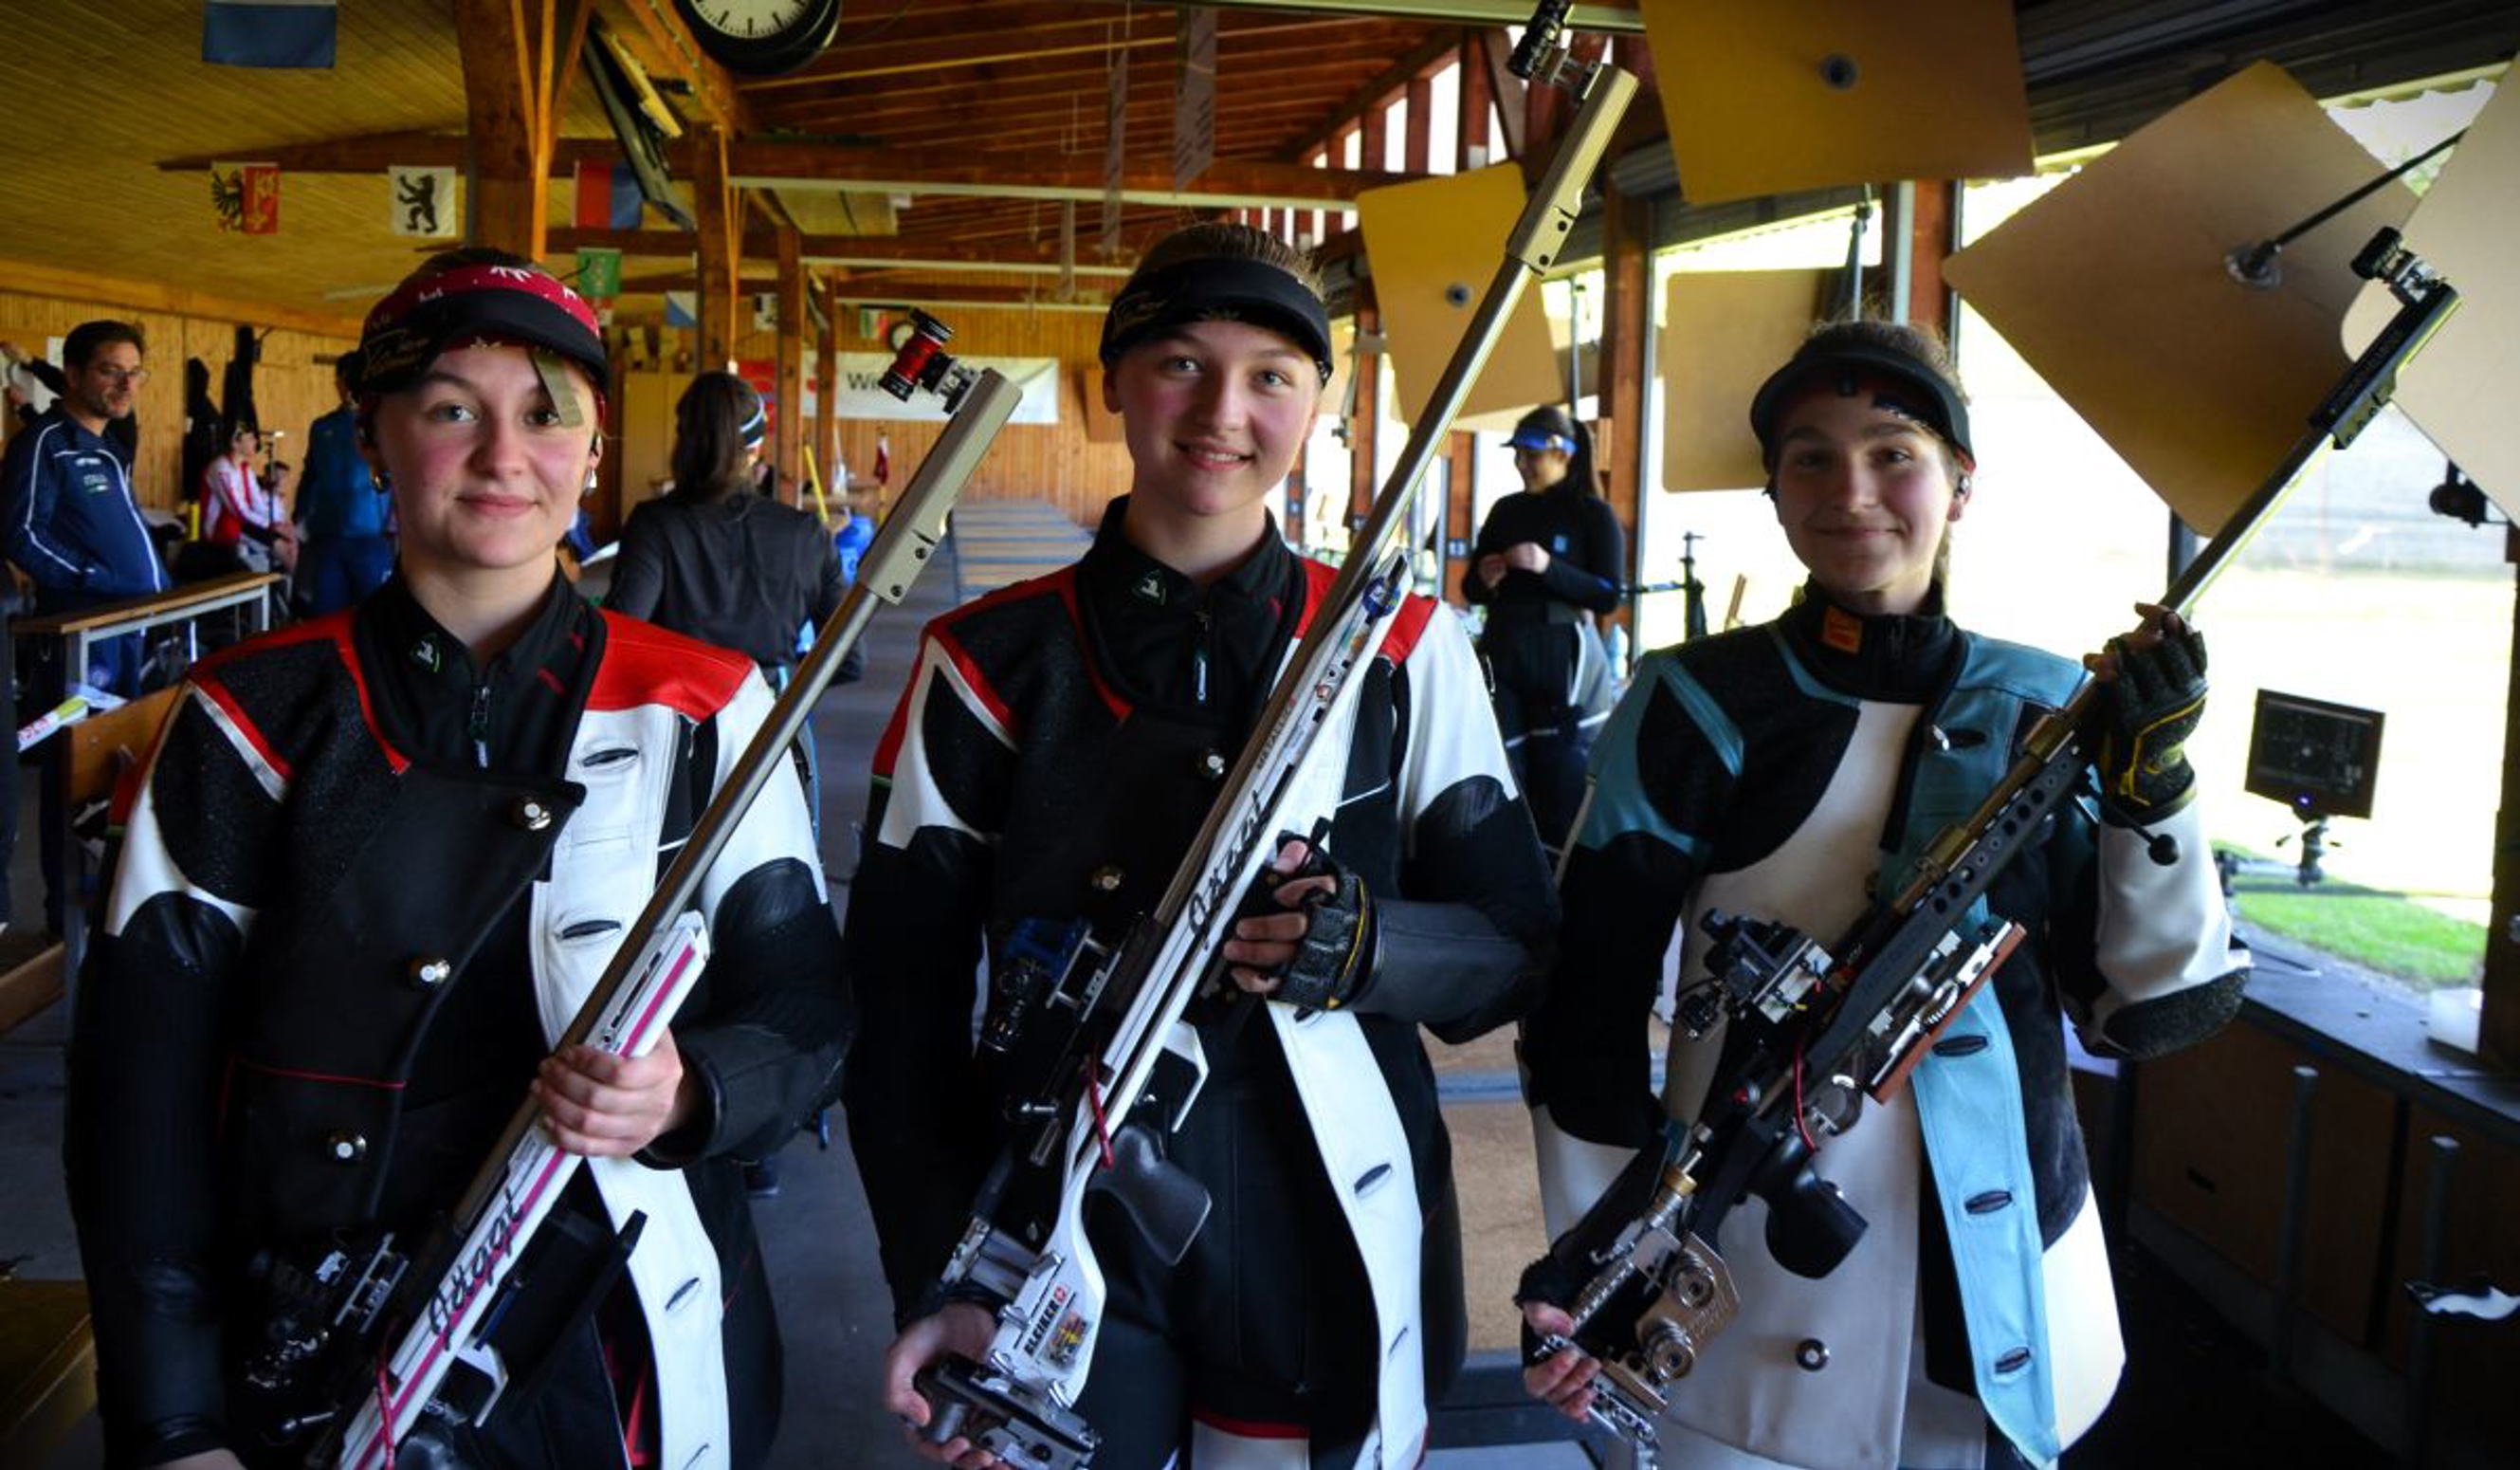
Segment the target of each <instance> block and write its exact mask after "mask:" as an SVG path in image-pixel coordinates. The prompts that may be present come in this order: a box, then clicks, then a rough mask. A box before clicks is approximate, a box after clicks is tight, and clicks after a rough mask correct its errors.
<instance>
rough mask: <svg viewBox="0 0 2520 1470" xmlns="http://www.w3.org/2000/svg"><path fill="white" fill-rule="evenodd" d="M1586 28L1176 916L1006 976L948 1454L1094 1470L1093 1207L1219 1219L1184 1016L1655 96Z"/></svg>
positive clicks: (946, 1377)
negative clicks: (1497, 354)
mask: <svg viewBox="0 0 2520 1470" xmlns="http://www.w3.org/2000/svg"><path fill="white" fill-rule="evenodd" d="M1564 10H1565V7H1564V6H1563V5H1556V6H1544V7H1543V8H1542V12H1543V14H1542V17H1541V19H1540V20H1537V21H1535V23H1534V25H1533V27H1532V30H1531V31H1530V32H1527V33H1526V36H1525V40H1524V47H1523V50H1522V51H1521V52H1518V53H1517V56H1516V61H1517V70H1519V71H1520V72H1521V74H1523V75H1525V76H1531V77H1536V78H1537V79H1540V80H1544V81H1550V82H1555V83H1559V84H1565V85H1568V86H1569V87H1570V90H1572V91H1574V92H1575V94H1576V96H1577V98H1578V99H1579V103H1580V110H1579V112H1578V114H1577V115H1576V117H1575V119H1574V122H1573V125H1572V126H1571V128H1570V129H1569V131H1568V133H1567V135H1566V139H1565V141H1564V142H1563V143H1562V144H1561V145H1560V147H1559V148H1558V151H1557V153H1556V156H1555V157H1554V158H1553V160H1552V161H1551V162H1550V165H1549V170H1548V172H1547V174H1546V175H1545V176H1544V177H1543V178H1542V180H1541V182H1540V185H1539V187H1538V188H1537V189H1535V190H1534V191H1533V193H1532V195H1531V199H1530V202H1529V204H1528V205H1527V206H1526V207H1524V210H1523V213H1522V216H1521V218H1520V220H1519V221H1518V222H1517V223H1516V224H1515V226H1514V229H1513V233H1512V235H1511V236H1510V237H1509V239H1508V242H1507V246H1506V259H1505V261H1504V262H1503V264H1502V265H1500V267H1499V268H1498V271H1497V274H1496V277H1495V279H1494V281H1493V282H1492V283H1491V284H1490V285H1489V287H1488V291H1487V295H1486V297H1485V298H1484V299H1482V300H1481V301H1480V303H1479V307H1478V311H1477V314H1476V315H1475V316H1474V317H1473V318H1472V319H1471V322H1470V325H1469V328H1468V331H1467V333H1466V334H1465V335H1464V337H1463V342H1462V345H1461V346H1460V348H1459V349H1458V350H1457V351H1456V352H1455V353H1454V356H1453V359H1452V361H1451V363H1450V364H1449V365H1448V366H1447V367H1446V369H1445V372H1444V376H1443V378H1442V380H1441V381H1440V382H1439V383H1438V384H1437V386H1436V389H1435V391H1434V393H1433V395H1432V396H1431V397H1430V398H1429V399H1428V400H1427V404H1426V407H1425V409H1424V411H1423V412H1421V413H1420V414H1419V415H1418V422H1417V424H1416V426H1415V427H1414V428H1413V429H1412V430H1411V431H1410V436H1409V444H1408V447H1407V448H1406V449H1405V450H1403V451H1402V454H1401V457H1400V462H1399V463H1398V464H1397V465H1396V466H1394V467H1393V469H1392V473H1391V477H1390V479H1389V480H1388V481H1386V482H1385V483H1384V485H1383V489H1382V492H1381V494H1380V496H1379V497H1377V498H1376V500H1375V501H1374V504H1373V512H1372V514H1371V515H1370V516H1369V517H1368V518H1367V520H1366V524H1365V526H1364V527H1363V528H1361V529H1360V530H1359V531H1358V533H1357V539H1356V541H1355V543H1354V546H1353V547H1352V549H1351V550H1350V552H1349V555H1348V558H1347V561H1346V563H1345V565H1344V566H1343V567H1342V568H1341V569H1340V572H1339V575H1338V577H1337V579H1336V580H1335V581H1334V582H1333V583H1332V584H1331V586H1330V588H1329V590H1328V593H1327V594H1326V595H1325V598H1324V602H1323V607H1322V611H1321V613H1320V615H1319V616H1318V617H1317V618H1316V619H1315V620H1313V622H1312V625H1311V626H1310V628H1309V629H1308V630H1307V631H1306V632H1305V634H1304V637H1303V639H1302V640H1301V641H1300V642H1299V643H1298V644H1297V645H1296V647H1295V650H1294V652H1293V654H1292V655H1291V656H1290V657H1289V659H1288V662H1287V666H1286V668H1285V670H1284V671H1283V673H1282V674H1281V676H1280V678H1279V680H1278V683H1277V686H1276V688H1275V690H1274V691H1273V692H1272V693H1271V695H1270V697H1269V702H1268V704H1267V705H1266V706H1265V707H1263V709H1262V711H1261V713H1260V717H1259V720H1258V723H1257V725H1256V726H1255V728H1254V729H1253V731H1252V734H1251V737H1250V739H1249V740H1248V741H1247V742H1246V743H1245V744H1244V746H1243V748H1242V752H1241V755H1240V757H1239V758H1238V759H1237V760H1236V762H1235V764H1234V766H1233V768H1232V770H1231V771H1230V772H1229V773H1228V774H1227V777H1226V781H1225V787H1224V791H1223V793H1222V794H1221V795H1220V796H1219V798H1218V800H1217V802H1216V804H1215V805H1214V807H1213V808H1211V809H1210V810H1209V812H1208V815H1207V820H1206V822H1205V823H1204V824H1203V825H1202V826H1201V827H1200V828H1199V831H1198V833H1197V835H1196V837H1194V838H1193V840H1192V842H1191V845H1190V848H1189V851H1188V855H1187V856H1185V857H1184V859H1183V861H1182V864H1181V867H1180V868H1179V870H1178V871H1176V872H1175V874H1174V875H1173V879H1172V882H1171V884H1170V886H1169V887H1168V888H1167V889H1166V890H1165V892H1164V896H1163V898H1162V900H1161V901H1160V902H1159V903H1158V904H1157V905H1156V907H1155V909H1154V910H1153V911H1152V912H1151V913H1149V914H1147V915H1144V916H1142V917H1141V918H1140V919H1138V920H1137V922H1136V923H1134V924H1133V925H1131V926H1130V928H1129V929H1128V931H1127V933H1126V935H1125V936H1124V937H1122V938H1121V939H1120V940H1119V941H1118V942H1117V943H1116V944H1111V945H1106V944H1103V943H1101V942H1097V941H1096V940H1095V939H1094V938H1093V937H1092V935H1091V934H1090V932H1089V930H1088V928H1087V926H1085V925H1083V924H1075V925H1069V926H1065V927H1063V928H1057V929H1052V928H1050V927H1048V926H1042V925H1028V926H1022V927H1021V928H1020V929H1019V932H1018V934H1017V935H1016V937H1015V938H1014V939H1013V940H1012V942H1010V944H1009V945H1008V948H1009V950H1010V953H1009V954H1007V955H1005V956H1002V957H1001V958H1002V964H1001V970H1000V975H999V977H998V984H999V987H1000V989H1001V996H1002V999H1001V1009H1000V1011H999V1013H998V1014H997V1015H996V1016H994V1017H993V1018H992V1022H991V1025H990V1026H989V1028H988V1029H987V1030H986V1031H985V1032H984V1034H983V1035H982V1038H981V1044H982V1045H983V1046H985V1047H987V1048H989V1049H990V1050H991V1051H992V1052H993V1053H995V1054H996V1055H997V1056H998V1057H999V1058H1000V1059H1002V1061H1003V1062H1004V1064H1005V1070H1004V1073H1003V1075H1004V1076H1005V1077H1007V1078H1008V1079H1009V1080H1010V1083H1011V1085H1010V1086H1009V1088H1008V1091H1007V1096H1008V1097H1009V1099H1010V1101H1009V1104H1008V1110H1007V1111H1008V1121H1009V1125H1010V1136H1009V1141H1008V1144H1007V1147H1006V1150H1005V1152H1004V1153H1003V1154H1002V1155H1001V1156H1000V1157H999V1159H998V1160H997V1162H996V1164H995V1166H994V1167H993V1168H992V1169H991V1171H990V1172H989V1174H988V1175H987V1176H986V1178H985V1179H984V1180H983V1182H982V1183H981V1186H980V1190H979V1194H978V1196H977V1199H976V1201H975V1203H974V1208H973V1215H972V1219H971V1222H970V1225H969V1227H968V1228H967V1230H966V1232H965V1234H964V1236H963V1239H962V1242H961V1244H960V1245H959V1246H958V1247H957V1248H956V1250H955V1252H954V1255H953V1258H952V1260H951V1262H950V1263H948V1264H947V1266H946V1268H945V1272H944V1279H943V1287H944V1291H945V1295H946V1297H947V1298H948V1299H966V1300H968V1299H973V1298H979V1299H985V1300H987V1301H989V1302H991V1303H993V1304H996V1305H997V1315H998V1329H997V1333H996V1336H995V1337H994V1338H993V1339H992V1341H991V1342H990V1345H989V1348H988V1351H987V1353H986V1355H985V1360H984V1361H981V1362H973V1361H971V1360H969V1359H967V1358H964V1357H960V1356H948V1357H946V1358H944V1359H942V1360H941V1361H940V1362H938V1363H937V1364H936V1365H935V1366H934V1367H932V1368H930V1369H928V1370H927V1371H924V1372H922V1374H921V1375H920V1377H919V1381H918V1388H919V1392H920V1394H921V1395H922V1397H923V1398H924V1399H925V1400H926V1401H927V1402H928V1404H929V1405H930V1406H931V1409H932V1413H931V1416H930V1418H929V1420H928V1423H927V1425H926V1427H925V1429H924V1430H923V1431H922V1432H923V1433H924V1434H925V1436H926V1437H927V1439H928V1440H930V1441H931V1442H933V1443H936V1444H940V1445H941V1444H944V1443H946V1442H947V1441H949V1440H952V1439H954V1438H956V1437H957V1436H960V1437H962V1438H963V1439H965V1440H967V1441H969V1442H970V1443H971V1444H973V1445H975V1446H977V1447H980V1448H982V1449H985V1450H987V1451H988V1452H990V1453H992V1454H995V1455H997V1456H998V1457H999V1458H1001V1459H1003V1460H1006V1461H1007V1462H1009V1463H1011V1464H1014V1465H1021V1466H1026V1467H1034V1470H1078V1467H1082V1466H1085V1465H1087V1464H1090V1463H1091V1461H1092V1459H1093V1456H1094V1452H1095V1450H1096V1448H1097V1447H1098V1446H1099V1444H1100V1436H1099V1435H1098V1434H1097V1433H1096V1432H1095V1430H1094V1428H1093V1426H1091V1425H1089V1424H1087V1423H1086V1422H1085V1420H1084V1419H1083V1417H1082V1416H1081V1415H1079V1414H1077V1413H1076V1412H1075V1410H1074V1404H1075V1402H1076V1400H1077V1396H1078V1395H1079V1394H1080V1393H1081V1392H1082V1391H1083V1389H1084V1385H1085V1380H1086V1376H1087V1373H1088V1371H1089V1370H1090V1369H1091V1367H1092V1365H1093V1357H1094V1348H1095V1343H1096V1339H1097V1334H1098V1333H1099V1331H1100V1330H1101V1327H1102V1310H1103V1300H1104V1288H1103V1279H1102V1268H1101V1266H1100V1264H1099V1263H1097V1262H1096V1260H1095V1258H1094V1254H1093V1251H1092V1248H1091V1246H1090V1245H1089V1244H1088V1243H1087V1240H1086V1236H1085V1220H1084V1204H1085V1197H1086V1195H1087V1193H1088V1192H1089V1191H1092V1190H1103V1191H1108V1192H1110V1193H1111V1194H1113V1195H1114V1196H1115V1197H1116V1199H1117V1201H1118V1203H1119V1204H1120V1205H1121V1206H1122V1208H1123V1209H1124V1210H1125V1211H1126V1212H1127V1213H1128V1215H1129V1216H1130V1217H1131V1218H1132V1219H1133V1220H1134V1221H1136V1223H1137V1224H1138V1225H1139V1227H1140V1228H1141V1229H1142V1230H1143V1231H1144V1233H1145V1234H1146V1235H1147V1237H1148V1242H1149V1244H1150V1245H1152V1246H1153V1248H1154V1249H1155V1250H1156V1251H1157V1252H1158V1253H1159V1254H1161V1255H1162V1256H1163V1257H1164V1258H1165V1259H1167V1260H1170V1261H1178V1260H1180V1258H1181V1256H1182V1254H1183V1253H1184V1252H1186V1251H1187V1250H1188V1249H1189V1247H1190V1243H1191V1241H1192V1239H1193V1237H1194V1236H1195V1235H1196V1234H1197V1231H1198V1229H1199V1226H1200V1225H1201V1224H1202V1223H1203V1222H1204V1220H1205V1218H1206V1215H1207V1208H1208V1200H1207V1196H1206V1193H1205V1191H1204V1190H1203V1189H1202V1188H1201V1187H1200V1186H1199V1185H1198V1184H1197V1182H1196V1181H1194V1180H1193V1179H1191V1178H1190V1177H1189V1175H1188V1174H1187V1172H1186V1171H1182V1170H1181V1169H1180V1168H1179V1167H1178V1166H1175V1165H1171V1164H1168V1163H1166V1162H1165V1161H1164V1159H1163V1157H1162V1151H1161V1148H1160V1144H1159V1139H1160V1134H1161V1133H1162V1132H1163V1131H1164V1130H1167V1129H1169V1128H1170V1127H1171V1126H1172V1125H1173V1124H1174V1123H1175V1122H1177V1121H1178V1120H1179V1119H1180V1118H1181V1117H1182V1116H1183V1114H1184V1113H1185V1112H1186V1111H1187V1109H1188V1108H1189V1106H1190V1104H1191V1103H1192V1101H1193V1099H1194V1098H1195V1096H1196V1093H1197V1089H1198V1085H1199V1082H1200V1081H1201V1080H1203V1078H1204V1075H1205V1070H1206V1069H1205V1063H1204V1061H1203V1059H1202V1058H1201V1056H1200V1054H1199V1048H1198V1041H1197V1035H1196V1032H1195V1030H1194V1029H1193V1027H1191V1026H1190V1025H1188V1024H1186V1023H1185V1022H1184V1020H1183V1017H1184V1014H1185V1012H1186V1011H1187V1010H1188V1008H1189V1006H1190V1005H1191V1003H1192V1001H1193V998H1194V997H1196V996H1198V995H1199V994H1201V993H1202V992H1206V993H1212V994H1216V995H1219V996H1226V995H1227V994H1228V989H1229V988H1228V987H1226V986H1225V984H1224V983H1223V982H1222V981H1221V980H1220V979H1219V978H1218V976H1217V972H1218V970H1219V969H1220V968H1221V967H1220V966H1219V964H1218V960H1217V953H1218V950H1219V949H1220V948H1221V947H1222V946H1223V944H1224V943H1225V941H1226V940H1227V938H1228V937H1229V935H1230V932H1231V930H1232V927H1233V924H1234V921H1235V919H1236V917H1237V916H1238V911H1240V909H1241V905H1242V902H1243V896H1245V895H1246V894H1248V893H1250V892H1251V890H1252V887H1253V885H1254V883H1256V882H1257V881H1258V880H1259V878H1260V876H1261V873H1262V870H1263V869H1264V868H1265V866H1266V865H1267V863H1268V861H1269V858H1270V856H1271V855H1272V853H1273V852H1274V851H1275V850H1276V848H1277V841H1276V834H1277V833H1278V832H1279V831H1280V829H1281V825H1282V820H1283V815H1284V813H1285V812H1286V811H1287V809H1288V807H1289V805H1290V799H1291V798H1292V797H1293V796H1294V795H1295V793H1296V791H1297V789H1298V787H1299V786H1300V785H1301V784H1302V783H1303V778H1304V777H1305V775H1306V771H1307V767H1308V765H1309V764H1310V763H1311V762H1312V760H1313V758H1314V757H1315V756H1316V754H1320V753H1321V752H1320V749H1319V746H1318V742H1319V740H1320V737H1322V736H1323V735H1324V734H1325V733H1326V732H1328V731H1333V730H1337V729H1340V728H1342V727H1343V716H1344V714H1345V713H1346V712H1347V711H1348V710H1349V709H1350V708H1351V707H1352V706H1353V704H1354V702H1355V700H1356V699H1357V698H1358V696H1359V694H1360V692H1361V690H1362V688H1363V683H1364V681H1363V680H1362V678H1360V677H1359V675H1360V674H1361V673H1362V672H1363V671H1364V669H1365V667H1366V666H1368V664H1369V663H1370V661H1371V660H1372V659H1373V656H1374V652H1375V650H1376V649H1377V648H1379V647H1380V646H1381V642H1382V638H1383V635H1384V632H1385V630H1386V629H1387V628H1388V627H1389V626H1390V623H1391V620H1392V619H1393V617H1394V616H1396V615H1397V613H1398V612H1399V610H1400V606H1401V604H1402V601H1403V600H1404V593H1405V591H1406V587H1407V575H1408V570H1409V566H1410V558H1409V549H1408V548H1407V547H1405V546H1402V545H1400V544H1399V539H1400V536H1401V534H1402V530H1403V528H1405V527H1406V526H1407V525H1408V521H1409V516H1408V512H1409V506H1410V502H1411V501H1412V500H1413V499H1414V498H1415V495H1416V492H1417V487H1418V480H1419V478H1420V477H1421V476H1422V475H1423V474H1424V472H1425V468H1426V465H1427V463H1428V462H1429V461H1430V460H1431V459H1432V458H1433V457H1434V454H1435V449H1436V446H1437V444H1438V443H1439V442H1440V441H1441V439H1442V436H1443V435H1444V433H1445V431H1446V430H1447V429H1448V428H1449V426H1450V425H1451V422H1452V419H1453V416H1454V414H1455V413H1456V412H1458V411H1459V409H1460V407H1461V404H1462V400H1463V397H1464V396H1465V395H1466V394H1467V393H1468V391H1469V389H1470V386H1471V384H1473V383H1475V382H1476V381H1477V379H1478V374H1479V369H1480V368H1481V367H1482V366H1483V365H1484V364H1485V363H1486V360H1487V356H1488V352H1489V350H1490V348H1491V347H1492V346H1493V345H1494V344H1495V342H1496V339H1497V337H1498V335H1499V333H1500V331H1501V330H1502V328H1503V326H1504V324H1505V321H1506V319H1507V316H1508V313H1509V312H1510V311H1511V309H1512V307H1513V304H1514V301H1515V299H1517V298H1518V297H1519V296H1520V295H1521V293H1522V290H1523V288H1524V287H1525V286H1526V285H1527V284H1528V283H1529V282H1530V281H1531V280H1532V279H1534V278H1535V277H1537V276H1538V275H1539V273H1540V272H1541V271H1542V270H1543V269H1544V268H1545V267H1547V266H1548V265H1549V264H1550V262H1551V261H1552V260H1553V259H1554V258H1555V257H1556V254H1557V252H1558V249H1559V247H1560V245H1561V244H1562V243H1563V241H1564V240H1565V237H1566V232H1567V231H1568V229H1569V228H1570V227H1571V226H1572V225H1573V224H1574V221H1575V217H1576V214H1577V212H1578V210H1579V209H1580V207H1581V206H1582V203H1583V191H1584V186H1585V184H1586V182H1587V181H1588V180H1589V179H1590V178H1591V177H1592V174H1593V171H1594V168H1595V166H1596V165H1597V164H1598V162H1599V161H1600V159H1601V156H1602V153H1603V151H1604V150H1605V149H1606V147H1607V146H1608V143H1609V139H1610V133H1611V131H1612V129H1613V128H1614V127H1616V126H1617V124H1618V120H1619V117H1620V115H1621V114H1622V113H1623V112H1624V111H1625V110H1626V108H1627V105H1628V103H1629V101H1630V99H1631V98H1632V97H1633V96H1634V95H1635V92H1636V80H1635V78H1633V77H1631V76H1629V75H1628V74H1627V73H1625V72H1623V71H1619V70H1616V69H1612V68H1608V67H1602V66H1588V65H1585V64H1581V63H1569V62H1568V60H1567V58H1566V55H1565V51H1564V48H1563V46H1562V44H1560V38H1561V37H1562V13H1563V11H1564ZM1535 36H1536V37H1537V39H1536V40H1535V39H1534V37H1535ZM1328 754H1329V755H1330V756H1331V758H1335V759H1343V758H1344V756H1343V753H1335V752H1333V753H1328Z"/></svg>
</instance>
